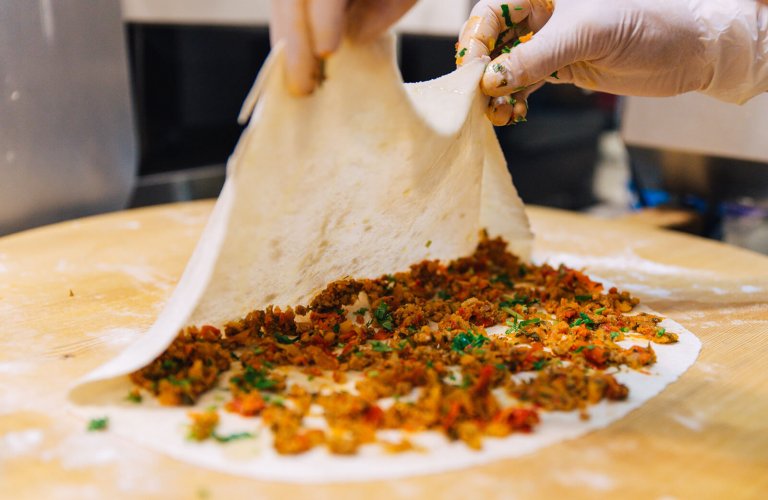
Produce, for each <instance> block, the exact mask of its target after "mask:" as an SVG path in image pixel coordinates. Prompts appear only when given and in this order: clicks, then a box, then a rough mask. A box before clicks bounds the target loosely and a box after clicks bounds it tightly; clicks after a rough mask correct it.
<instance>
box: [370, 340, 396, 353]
mask: <svg viewBox="0 0 768 500" xmlns="http://www.w3.org/2000/svg"><path fill="white" fill-rule="evenodd" d="M371 349H372V350H374V351H376V352H392V351H393V350H394V349H392V348H391V347H390V346H389V345H388V344H387V343H385V342H382V341H380V340H374V341H373V342H371Z"/></svg>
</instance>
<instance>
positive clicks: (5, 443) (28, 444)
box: [0, 429, 43, 460]
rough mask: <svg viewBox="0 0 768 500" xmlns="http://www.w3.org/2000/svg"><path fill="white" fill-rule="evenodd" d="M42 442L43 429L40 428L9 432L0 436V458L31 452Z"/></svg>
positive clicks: (5, 458) (4, 458)
mask: <svg viewBox="0 0 768 500" xmlns="http://www.w3.org/2000/svg"><path fill="white" fill-rule="evenodd" d="M42 442H43V431H42V430H40V429H26V430H23V431H17V432H9V433H7V434H5V435H4V436H2V437H0V459H3V460H7V459H9V458H13V457H18V456H22V455H27V454H29V453H32V452H34V451H36V450H37V448H38V447H39V446H40V444H41V443H42Z"/></svg>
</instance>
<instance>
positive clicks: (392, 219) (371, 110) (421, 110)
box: [70, 39, 699, 482]
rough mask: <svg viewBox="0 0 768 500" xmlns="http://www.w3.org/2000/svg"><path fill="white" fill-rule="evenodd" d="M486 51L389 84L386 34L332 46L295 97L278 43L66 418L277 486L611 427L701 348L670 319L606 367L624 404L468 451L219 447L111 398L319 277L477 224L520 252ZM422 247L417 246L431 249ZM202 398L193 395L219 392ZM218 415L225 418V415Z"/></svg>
mask: <svg viewBox="0 0 768 500" xmlns="http://www.w3.org/2000/svg"><path fill="white" fill-rule="evenodd" d="M486 63H487V61H485V60H477V61H473V62H470V63H469V64H467V65H466V66H464V67H462V68H460V69H458V70H456V71H455V72H453V73H451V74H449V75H446V76H445V77H442V78H439V79H437V80H433V81H430V82H423V83H417V84H407V85H404V84H403V83H402V79H401V77H400V75H399V72H398V70H397V66H396V64H395V58H394V45H393V42H392V40H391V39H382V40H380V41H378V42H376V43H374V44H371V45H367V46H354V45H350V44H346V45H344V46H343V47H342V49H341V50H340V51H339V52H338V53H337V54H336V55H334V56H333V57H332V58H331V59H330V60H329V61H328V65H327V72H328V75H329V79H328V80H327V81H326V82H325V84H324V85H323V86H322V88H320V89H319V90H318V91H317V92H316V93H315V94H314V95H312V96H311V97H307V98H301V99H296V98H293V97H291V96H289V95H288V94H287V93H286V91H285V90H284V89H285V85H284V82H283V71H282V60H281V57H280V53H279V51H276V53H274V54H273V55H272V56H271V57H270V59H269V61H268V62H267V63H266V64H265V67H264V69H263V70H262V71H261V73H260V75H259V77H258V78H257V81H256V84H255V85H254V90H253V91H252V92H251V94H250V95H249V98H248V99H247V101H246V105H245V108H244V113H245V115H246V116H247V114H248V113H249V112H250V110H251V108H253V111H254V116H253V117H252V119H251V122H250V125H249V126H248V128H247V130H246V131H245V133H244V134H243V136H242V138H241V140H240V142H239V144H238V145H237V148H236V150H235V152H234V154H233V156H232V157H231V158H230V162H229V165H228V179H227V182H226V184H225V187H224V189H223V191H222V193H221V196H220V197H219V200H218V202H217V204H216V207H215V209H214V211H213V213H212V215H211V218H210V220H209V223H208V225H207V227H206V229H205V231H204V233H203V235H202V237H201V239H200V242H199V243H198V246H197V248H196V250H195V252H194V254H193V256H192V258H191V259H190V262H189V264H188V266H187V268H186V270H185V272H184V274H183V276H182V278H181V280H180V282H179V284H178V286H177V288H176V290H175V291H174V293H173V295H172V296H171V298H170V300H169V302H168V304H167V305H166V307H165V309H164V310H163V311H162V313H161V314H160V316H159V317H158V319H157V321H156V322H155V324H154V325H153V326H152V327H151V328H150V329H149V330H148V331H147V332H146V333H145V334H144V335H143V336H142V337H141V338H140V339H139V340H138V341H137V342H136V343H135V344H133V345H131V346H130V347H129V348H128V349H126V350H125V351H124V352H123V353H122V354H121V355H120V356H118V357H117V358H115V359H114V360H112V361H110V362H109V363H107V364H105V365H103V366H101V367H100V368H98V369H97V370H96V371H94V372H93V373H91V374H90V375H88V376H87V377H86V378H85V379H84V380H82V381H81V382H80V383H79V384H78V385H77V386H76V387H74V388H73V390H72V391H71V393H70V400H71V401H72V402H73V403H75V404H74V406H73V408H74V410H75V411H76V412H78V413H80V414H83V415H86V416H91V417H92V416H104V415H107V416H109V417H110V431H111V432H116V433H118V434H121V435H125V436H128V437H130V438H132V439H134V440H136V441H139V442H142V443H144V444H146V445H147V446H150V447H152V448H154V449H157V450H159V451H162V452H164V453H168V454H170V455H172V456H174V457H177V458H179V459H182V460H187V461H190V462H193V463H196V464H199V465H202V466H206V467H211V468H215V469H220V470H224V471H227V472H229V473H236V474H242V475H246V476H252V477H256V478H263V479H270V480H284V481H299V482H306V481H313V482H328V481H350V480H368V479H374V478H386V477H397V476H403V475H409V474H420V473H428V472H436V471H440V470H445V469H449V468H456V467H464V466H467V465H471V464H478V463H483V462H487V461H489V460H494V459H498V458H500V457H510V456H518V455H521V454H524V453H529V452H532V451H534V450H536V449H538V448H540V447H542V446H544V445H546V444H550V443H553V442H557V441H560V440H562V439H565V438H570V437H575V436H578V435H580V434H583V433H584V432H587V431H588V430H590V429H595V428H598V427H602V426H605V425H607V424H608V423H609V422H611V421H612V420H615V419H616V418H619V417H621V416H622V415H624V414H626V413H627V412H628V411H630V410H631V409H632V408H635V407H637V406H639V405H640V404H642V402H644V401H645V400H647V399H648V398H650V397H652V396H653V395H655V394H657V393H658V392H659V391H660V390H661V389H662V388H663V387H664V386H665V385H666V384H668V383H669V382H671V381H672V380H674V379H675V378H677V377H678V376H679V375H680V374H681V373H682V372H683V371H685V369H686V368H687V367H688V366H690V364H691V363H692V362H693V360H695V357H696V353H697V352H698V348H699V344H698V341H697V340H696V339H695V337H694V336H693V335H692V334H690V333H689V332H686V331H685V330H684V329H683V328H682V327H680V325H677V324H672V323H670V322H668V323H667V325H668V328H669V329H670V330H671V331H672V330H673V331H675V332H679V333H680V343H679V344H676V345H675V346H673V347H669V346H660V347H659V349H657V351H658V352H657V355H658V363H657V364H656V365H655V366H654V367H653V370H654V374H653V375H652V376H645V375H640V374H638V373H636V372H627V373H620V374H619V375H618V376H617V378H618V379H619V380H620V381H621V382H623V383H625V384H627V385H629V387H630V391H631V396H630V399H629V400H627V401H624V402H621V403H610V404H607V403H602V404H600V405H597V406H595V407H592V408H591V414H592V419H591V420H589V421H586V422H584V421H581V420H579V418H578V415H575V414H557V413H549V414H546V415H542V424H541V425H540V426H539V427H537V429H536V432H535V433H533V434H531V435H513V436H511V437H509V438H505V439H487V440H485V443H484V449H483V450H482V451H480V452H476V451H472V450H469V449H468V448H466V447H465V446H464V445H463V444H461V443H449V442H447V441H446V440H445V438H443V437H442V436H440V435H438V434H435V433H423V434H420V435H418V436H416V437H414V438H412V440H413V441H415V442H417V443H418V444H419V445H421V446H423V447H424V448H425V449H426V450H427V451H426V452H423V453H422V452H408V453H403V454H398V455H395V456H393V455H387V454H385V453H383V452H382V451H381V450H380V449H379V448H375V449H374V448H364V449H363V451H362V453H360V454H359V455H358V456H355V457H353V458H349V457H338V456H331V455H329V454H328V453H327V452H326V451H325V450H321V449H315V450H313V451H311V452H310V453H307V454H304V455H302V456H296V457H293V456H292V457H285V456H280V455H277V454H276V453H275V452H274V450H273V449H272V448H271V444H270V443H271V438H270V435H269V432H266V431H264V432H260V434H259V437H258V439H255V440H245V441H242V442H236V443H230V444H227V445H220V444H217V443H194V442H190V441H188V440H186V439H185V432H184V424H185V423H186V422H187V418H186V413H187V411H188V408H167V407H160V406H158V405H157V404H156V403H155V402H153V401H150V402H145V403H143V404H142V405H140V406H137V405H134V404H131V403H127V402H125V401H124V398H125V395H126V394H127V392H128V391H129V389H130V383H129V382H128V379H127V377H126V376H125V375H126V374H128V373H130V372H132V371H135V370H136V369H138V368H141V367H143V366H145V365H146V364H148V363H149V362H151V361H152V360H153V359H155V358H156V357H157V356H158V355H159V354H161V353H162V352H163V350H164V349H165V348H166V347H167V346H168V345H169V344H170V343H171V341H172V340H173V338H174V337H175V336H176V334H177V333H178V331H179V330H180V329H181V328H182V327H184V326H186V325H189V324H198V325H201V324H213V325H220V324H222V323H224V322H226V321H228V320H232V319H236V318H238V317H240V316H242V315H243V314H245V313H246V312H248V311H250V310H252V309H256V308H264V307H266V306H267V305H268V304H277V305H283V306H287V305H296V304H306V303H308V301H309V299H310V298H311V297H312V295H313V294H314V293H315V292H317V291H319V290H320V289H321V288H322V287H324V286H325V285H326V284H327V283H329V282H331V281H333V280H336V279H339V278H341V277H343V276H346V275H349V276H354V277H375V276H379V275H382V274H385V273H389V272H393V271H398V270H406V269H407V268H408V266H409V265H410V264H412V263H416V262H419V261H421V260H424V259H443V260H448V259H452V258H456V257H460V256H464V255H469V254H471V253H472V251H473V250H474V248H475V246H476V244H477V242H478V234H479V231H480V230H481V229H483V228H486V229H487V230H488V232H489V233H490V234H491V235H492V236H502V237H503V238H504V239H505V240H507V241H508V242H510V248H511V250H512V251H513V252H515V253H517V254H518V255H521V256H523V257H524V258H527V257H528V256H529V253H530V245H531V233H530V230H529V226H528V222H527V218H526V216H525V213H524V211H523V206H522V202H521V201H520V199H519V197H518V196H517V193H516V191H515V189H514V187H513V185H512V182H511V179H510V177H509V174H508V172H507V168H506V164H505V161H504V156H503V154H502V152H501V150H500V148H499V145H498V142H497V141H496V137H495V134H494V132H493V129H492V127H491V125H490V123H489V122H488V121H487V120H486V119H485V117H484V116H483V113H484V109H485V104H486V99H485V98H484V97H483V96H482V95H481V94H480V93H479V92H478V90H477V89H478V82H479V80H480V78H481V76H482V73H483V70H484V66H485V64H486ZM427 242H431V243H430V244H427ZM216 397H217V396H216V391H211V393H209V394H208V395H206V396H205V397H204V398H203V399H202V400H201V401H200V402H199V404H198V406H201V407H205V406H207V405H209V404H211V403H217V401H216ZM224 413H225V412H224ZM258 422H259V421H258V419H246V418H243V417H240V416H238V415H232V414H224V415H222V422H221V424H220V430H221V432H224V433H226V432H230V431H232V432H237V431H251V432H254V431H257V430H258V428H259V424H258Z"/></svg>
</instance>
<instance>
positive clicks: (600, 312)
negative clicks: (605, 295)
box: [595, 307, 606, 314]
mask: <svg viewBox="0 0 768 500" xmlns="http://www.w3.org/2000/svg"><path fill="white" fill-rule="evenodd" d="M605 310H606V308H605V307H601V308H600V309H595V314H603V313H604V312H605Z"/></svg>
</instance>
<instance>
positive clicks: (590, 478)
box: [555, 469, 616, 491]
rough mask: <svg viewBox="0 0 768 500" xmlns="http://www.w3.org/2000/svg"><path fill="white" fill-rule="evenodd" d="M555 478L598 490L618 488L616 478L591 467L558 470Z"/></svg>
mask: <svg viewBox="0 0 768 500" xmlns="http://www.w3.org/2000/svg"><path fill="white" fill-rule="evenodd" d="M555 480H557V481H558V482H559V483H562V484H567V485H570V486H584V487H587V488H590V489H593V490H597V491H611V490H613V489H614V488H616V482H615V480H614V479H613V478H612V477H611V476H609V475H608V474H601V473H599V472H595V471H593V470H590V469H574V470H570V471H558V472H556V473H555Z"/></svg>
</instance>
